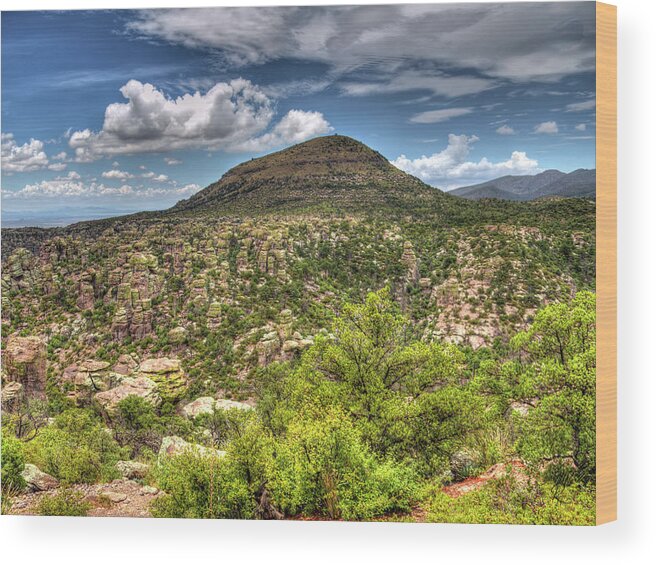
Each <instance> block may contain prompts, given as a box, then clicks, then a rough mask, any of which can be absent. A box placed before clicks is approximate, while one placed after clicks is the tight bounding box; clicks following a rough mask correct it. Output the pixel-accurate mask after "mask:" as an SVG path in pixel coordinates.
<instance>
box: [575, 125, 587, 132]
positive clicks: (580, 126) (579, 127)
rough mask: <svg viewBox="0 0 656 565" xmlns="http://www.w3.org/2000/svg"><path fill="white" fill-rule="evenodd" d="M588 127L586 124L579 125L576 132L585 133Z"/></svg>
mask: <svg viewBox="0 0 656 565" xmlns="http://www.w3.org/2000/svg"><path fill="white" fill-rule="evenodd" d="M586 127H587V126H586V125H585V124H577V125H576V126H574V129H575V130H576V131H585V130H586Z"/></svg>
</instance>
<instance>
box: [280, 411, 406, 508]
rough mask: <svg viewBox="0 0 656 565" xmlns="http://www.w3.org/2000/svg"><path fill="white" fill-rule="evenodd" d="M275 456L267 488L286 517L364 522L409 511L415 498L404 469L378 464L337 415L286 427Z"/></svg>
mask: <svg viewBox="0 0 656 565" xmlns="http://www.w3.org/2000/svg"><path fill="white" fill-rule="evenodd" d="M276 451H277V454H278V455H277V458H276V462H275V466H276V467H275V472H274V474H273V476H272V478H271V482H270V486H271V491H272V495H273V498H274V501H275V502H276V504H277V505H278V507H279V508H280V509H281V510H282V511H283V512H285V513H286V514H288V515H290V514H291V515H295V514H299V513H300V514H305V515H313V514H321V515H324V516H328V517H330V518H332V519H338V518H343V519H345V520H356V519H359V520H362V519H369V518H373V517H374V516H379V515H382V514H384V513H386V512H394V511H409V510H410V508H411V505H412V502H413V501H414V500H415V498H416V495H417V483H416V480H415V476H414V473H413V472H412V471H411V470H410V468H408V467H404V466H402V465H399V464H395V463H392V462H391V461H382V462H381V461H379V460H378V459H377V457H376V456H375V455H374V454H373V453H372V452H371V451H370V450H369V449H368V448H367V446H366V445H365V444H364V443H363V442H362V441H361V439H360V437H359V435H358V433H357V431H356V429H355V428H354V427H353V425H352V424H351V423H350V421H349V419H348V418H346V417H345V416H343V415H341V414H339V413H333V414H330V415H328V416H326V418H324V419H321V420H316V421H307V420H299V421H298V422H296V423H294V424H292V425H291V426H290V427H289V430H288V433H287V437H286V438H285V439H284V440H283V441H282V442H281V443H280V445H279V446H277V449H276Z"/></svg>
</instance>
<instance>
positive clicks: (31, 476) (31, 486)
mask: <svg viewBox="0 0 656 565" xmlns="http://www.w3.org/2000/svg"><path fill="white" fill-rule="evenodd" d="M21 476H22V477H23V479H24V480H25V483H26V484H27V488H28V490H30V491H31V492H41V491H46V490H52V489H55V488H57V487H58V486H59V481H58V480H57V479H55V477H53V476H52V475H48V473H44V472H43V471H42V470H41V469H39V468H38V467H37V466H36V465H32V464H31V463H25V469H23V472H22V473H21Z"/></svg>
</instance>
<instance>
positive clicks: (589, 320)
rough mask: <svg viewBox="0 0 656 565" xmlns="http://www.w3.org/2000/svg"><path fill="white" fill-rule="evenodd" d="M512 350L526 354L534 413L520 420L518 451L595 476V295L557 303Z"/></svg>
mask: <svg viewBox="0 0 656 565" xmlns="http://www.w3.org/2000/svg"><path fill="white" fill-rule="evenodd" d="M512 345H513V346H514V347H515V348H516V349H517V350H519V351H521V358H520V382H519V385H518V387H517V388H518V391H519V392H520V395H521V398H522V399H525V400H527V401H529V402H531V403H532V404H533V405H534V406H535V408H534V409H532V410H530V411H529V412H528V414H527V416H526V417H524V418H521V417H519V418H517V420H518V422H517V425H518V428H519V432H518V435H519V437H518V442H517V447H518V450H519V452H520V453H521V454H522V455H523V456H524V457H526V458H527V459H528V460H531V461H540V460H546V461H552V460H562V459H567V458H571V460H572V462H573V463H574V465H575V467H576V468H577V469H578V472H579V475H580V476H586V477H587V478H588V479H589V480H592V479H593V478H594V474H595V398H596V397H595V375H596V372H595V367H596V332H595V296H594V295H593V294H591V293H589V292H581V293H579V294H578V295H577V296H576V297H575V298H574V299H573V300H572V302H571V303H570V304H552V305H550V306H547V307H546V308H544V309H543V310H541V311H540V312H538V314H537V316H536V318H535V321H534V323H533V324H532V326H531V327H530V328H529V329H528V330H527V331H526V332H522V333H520V334H518V335H517V336H516V337H515V338H514V339H513V341H512Z"/></svg>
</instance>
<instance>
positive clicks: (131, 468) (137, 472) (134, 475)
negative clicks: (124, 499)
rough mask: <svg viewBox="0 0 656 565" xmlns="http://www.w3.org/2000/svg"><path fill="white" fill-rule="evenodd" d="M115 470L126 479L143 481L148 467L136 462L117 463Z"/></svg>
mask: <svg viewBox="0 0 656 565" xmlns="http://www.w3.org/2000/svg"><path fill="white" fill-rule="evenodd" d="M116 468H117V469H118V470H119V472H120V473H121V475H123V476H124V477H125V478H126V479H143V478H144V477H145V476H146V475H147V474H148V470H149V469H150V467H148V465H146V464H145V463H139V462H138V461H118V462H117V463H116Z"/></svg>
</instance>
